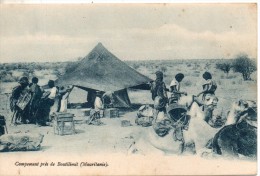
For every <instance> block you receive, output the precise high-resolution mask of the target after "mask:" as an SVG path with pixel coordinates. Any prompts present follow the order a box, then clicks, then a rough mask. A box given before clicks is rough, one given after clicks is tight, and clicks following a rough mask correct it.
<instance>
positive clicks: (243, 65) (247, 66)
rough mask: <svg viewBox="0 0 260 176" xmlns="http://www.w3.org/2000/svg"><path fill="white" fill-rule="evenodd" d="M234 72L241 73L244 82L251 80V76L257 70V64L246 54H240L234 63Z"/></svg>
mask: <svg viewBox="0 0 260 176" xmlns="http://www.w3.org/2000/svg"><path fill="white" fill-rule="evenodd" d="M233 70H234V72H239V73H241V74H242V76H243V79H244V80H251V77H250V75H251V74H252V73H253V72H254V71H256V70H257V67H256V62H255V61H254V60H252V59H249V57H248V55H246V54H239V55H238V56H237V57H236V59H235V60H234V62H233Z"/></svg>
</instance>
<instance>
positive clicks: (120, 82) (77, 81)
mask: <svg viewBox="0 0 260 176" xmlns="http://www.w3.org/2000/svg"><path fill="white" fill-rule="evenodd" d="M150 81H151V79H150V78H148V77H146V76H144V75H142V74H140V73H139V72H137V71H136V70H134V69H132V68H131V67H129V66H128V65H127V64H125V63H124V62H122V61H121V60H119V59H118V58H117V57H116V56H115V55H113V54H112V53H110V52H109V51H108V50H107V49H106V48H105V47H104V46H103V45H102V44H101V43H99V44H98V45H97V46H96V47H95V48H94V49H93V50H92V51H91V52H90V53H89V54H88V55H87V56H86V57H84V58H83V59H82V60H81V61H80V62H79V63H78V65H77V67H76V68H75V69H74V70H73V71H72V72H67V73H65V74H64V75H63V76H62V77H61V78H59V79H58V80H56V85H63V86H64V85H74V86H77V87H79V88H83V89H84V88H85V89H92V90H99V91H102V92H107V91H112V92H115V91H118V90H122V89H125V88H129V87H135V86H139V85H142V84H146V83H148V82H150Z"/></svg>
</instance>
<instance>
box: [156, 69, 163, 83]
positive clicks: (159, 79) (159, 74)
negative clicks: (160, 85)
mask: <svg viewBox="0 0 260 176" xmlns="http://www.w3.org/2000/svg"><path fill="white" fill-rule="evenodd" d="M155 75H156V81H162V80H163V72H161V71H156V72H155Z"/></svg>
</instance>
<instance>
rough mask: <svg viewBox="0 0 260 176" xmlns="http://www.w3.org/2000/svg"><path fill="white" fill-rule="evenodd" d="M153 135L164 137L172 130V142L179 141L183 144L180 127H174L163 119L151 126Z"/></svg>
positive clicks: (170, 122) (169, 121)
mask: <svg viewBox="0 0 260 176" xmlns="http://www.w3.org/2000/svg"><path fill="white" fill-rule="evenodd" d="M153 128H154V131H155V133H156V134H157V135H158V136H160V137H164V136H166V135H168V134H169V131H170V130H171V129H173V130H174V131H173V133H172V137H173V140H174V141H181V142H184V137H183V132H182V127H181V126H178V125H175V124H174V123H173V122H172V121H171V120H169V119H164V120H162V121H160V122H157V123H155V124H154V125H153Z"/></svg>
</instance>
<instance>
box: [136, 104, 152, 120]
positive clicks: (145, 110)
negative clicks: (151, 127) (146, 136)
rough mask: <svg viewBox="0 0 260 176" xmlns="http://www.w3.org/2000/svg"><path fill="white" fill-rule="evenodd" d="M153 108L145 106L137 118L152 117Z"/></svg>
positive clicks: (139, 110) (141, 108)
mask: <svg viewBox="0 0 260 176" xmlns="http://www.w3.org/2000/svg"><path fill="white" fill-rule="evenodd" d="M152 116H153V108H152V107H151V106H150V105H143V106H141V107H140V108H139V109H138V111H137V117H152Z"/></svg>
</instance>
